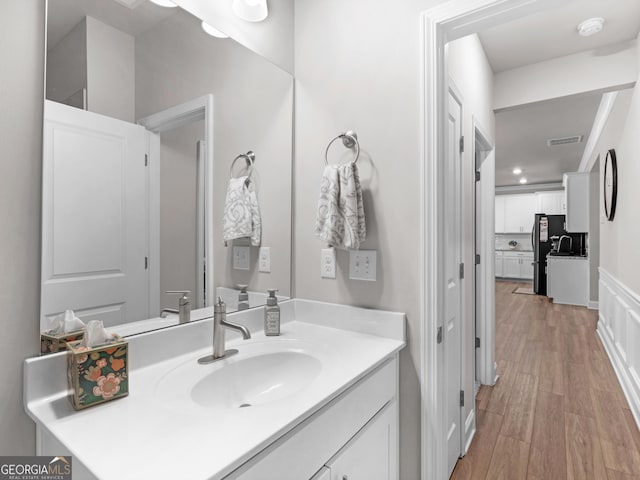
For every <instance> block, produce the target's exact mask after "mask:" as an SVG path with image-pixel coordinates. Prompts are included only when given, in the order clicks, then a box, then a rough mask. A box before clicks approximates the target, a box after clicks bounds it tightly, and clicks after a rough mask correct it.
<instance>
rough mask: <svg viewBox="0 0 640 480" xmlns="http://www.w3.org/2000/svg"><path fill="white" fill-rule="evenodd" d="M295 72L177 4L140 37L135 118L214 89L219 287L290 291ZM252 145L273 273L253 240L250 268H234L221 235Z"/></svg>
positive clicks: (265, 242) (265, 241)
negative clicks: (235, 164)
mask: <svg viewBox="0 0 640 480" xmlns="http://www.w3.org/2000/svg"><path fill="white" fill-rule="evenodd" d="M292 91H293V80H292V78H291V76H290V75H289V74H287V73H286V72H284V71H283V70H281V69H279V68H277V67H275V66H274V65H272V64H271V63H269V62H268V61H266V60H264V59H263V58H261V57H260V56H258V55H256V54H254V53H253V52H251V51H250V50H248V49H246V48H245V47H243V46H242V45H239V44H237V43H236V42H234V41H233V40H221V39H215V38H213V37H210V36H209V35H207V34H206V33H204V32H203V31H202V29H201V28H200V25H199V22H198V21H197V19H195V18H194V17H192V16H191V15H190V14H188V13H186V12H177V13H176V14H175V15H173V16H171V17H170V18H168V19H167V20H165V21H164V22H162V23H160V24H159V25H157V26H156V27H154V28H153V29H151V30H149V31H147V32H146V33H145V34H143V35H141V36H140V37H138V38H137V42H136V118H142V117H145V116H148V115H150V114H152V113H156V112H159V111H161V110H164V109H166V108H169V107H171V106H174V105H177V104H179V103H182V102H185V101H187V100H191V99H193V98H196V97H198V96H201V95H205V94H208V93H212V94H213V96H214V113H215V118H214V130H215V131H214V157H215V160H214V162H215V168H214V175H215V180H214V199H215V201H214V212H213V213H214V219H216V220H215V222H214V238H213V239H212V241H213V242H214V262H215V266H214V275H215V278H214V287H217V286H227V287H229V286H234V285H235V284H238V283H244V284H248V285H249V289H250V290H253V291H266V289H267V288H278V289H279V290H280V293H281V294H282V295H285V296H290V273H291V254H290V252H291V168H292V166H291V158H292V138H291V132H292V128H293V125H292V122H293V116H292V111H293V105H292V103H293V94H292ZM248 150H253V151H254V152H255V153H256V167H255V170H254V174H253V178H254V180H255V182H256V185H257V190H258V199H259V203H260V208H261V213H262V222H263V231H262V244H263V246H265V247H271V273H260V272H258V268H257V252H258V249H257V248H255V247H252V248H251V256H252V262H251V270H250V271H247V272H245V271H241V270H233V269H232V268H231V251H232V249H231V248H230V247H229V248H225V247H224V246H223V241H222V232H221V226H222V213H223V206H224V200H225V195H226V188H227V184H228V180H229V167H230V165H231V162H232V161H233V159H234V158H235V157H236V156H237V155H238V154H240V153H244V152H247V151H248Z"/></svg>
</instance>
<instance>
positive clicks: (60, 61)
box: [47, 19, 87, 103]
mask: <svg viewBox="0 0 640 480" xmlns="http://www.w3.org/2000/svg"><path fill="white" fill-rule="evenodd" d="M48 47H49V51H48V52H47V98H48V99H49V100H53V101H54V102H60V103H64V101H65V100H66V99H67V98H69V97H70V96H71V95H73V94H74V93H76V92H78V91H79V90H82V89H83V88H86V87H87V22H86V21H85V20H84V19H83V20H82V21H81V22H79V23H78V24H77V25H76V26H75V27H74V28H73V29H72V30H71V31H70V32H69V33H68V34H67V35H66V36H65V37H64V38H63V39H62V40H60V41H59V42H58V44H57V45H48Z"/></svg>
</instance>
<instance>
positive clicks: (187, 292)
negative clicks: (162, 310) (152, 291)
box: [164, 290, 191, 297]
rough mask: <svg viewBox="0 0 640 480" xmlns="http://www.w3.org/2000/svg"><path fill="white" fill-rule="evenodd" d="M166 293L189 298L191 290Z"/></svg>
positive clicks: (168, 291) (167, 291)
mask: <svg viewBox="0 0 640 480" xmlns="http://www.w3.org/2000/svg"><path fill="white" fill-rule="evenodd" d="M164 293H171V294H177V295H184V296H185V297H188V296H189V294H190V293H191V290H166V291H165V292H164Z"/></svg>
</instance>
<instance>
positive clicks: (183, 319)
mask: <svg viewBox="0 0 640 480" xmlns="http://www.w3.org/2000/svg"><path fill="white" fill-rule="evenodd" d="M164 293H170V294H178V295H182V296H181V297H180V299H179V300H178V309H177V310H176V309H175V308H163V309H162V311H161V312H160V316H161V317H162V318H165V317H166V316H167V314H168V313H175V314H177V315H178V317H179V322H180V323H187V322H190V321H191V302H190V301H189V294H190V293H191V292H190V291H189V290H177V291H174V290H167V291H166V292H164Z"/></svg>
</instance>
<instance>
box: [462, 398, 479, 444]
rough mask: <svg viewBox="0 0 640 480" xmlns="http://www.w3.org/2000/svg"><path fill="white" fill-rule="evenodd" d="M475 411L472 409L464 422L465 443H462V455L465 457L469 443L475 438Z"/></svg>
mask: <svg viewBox="0 0 640 480" xmlns="http://www.w3.org/2000/svg"><path fill="white" fill-rule="evenodd" d="M475 419H476V410H475V409H473V410H471V411H470V412H469V415H467V419H466V420H465V422H464V437H465V439H466V441H465V442H464V452H462V454H463V455H466V454H467V452H468V451H469V448H470V447H471V442H472V441H473V437H475V436H476V422H475Z"/></svg>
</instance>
